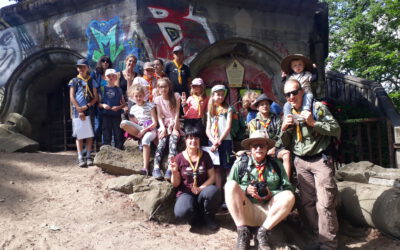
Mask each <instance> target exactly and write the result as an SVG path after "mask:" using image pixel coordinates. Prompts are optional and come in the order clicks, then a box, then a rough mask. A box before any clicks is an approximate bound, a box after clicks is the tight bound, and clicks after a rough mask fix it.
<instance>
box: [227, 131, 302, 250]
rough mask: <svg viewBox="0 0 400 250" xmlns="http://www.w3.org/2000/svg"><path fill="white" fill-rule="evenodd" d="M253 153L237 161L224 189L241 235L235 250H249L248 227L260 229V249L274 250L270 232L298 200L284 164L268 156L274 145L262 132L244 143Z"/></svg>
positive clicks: (243, 145) (258, 236) (251, 136)
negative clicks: (270, 240) (270, 242)
mask: <svg viewBox="0 0 400 250" xmlns="http://www.w3.org/2000/svg"><path fill="white" fill-rule="evenodd" d="M241 144H242V147H243V148H245V149H249V150H250V156H247V154H245V155H243V156H242V157H241V158H240V159H238V160H236V161H235V163H234V164H233V166H232V170H231V172H230V175H229V177H228V181H227V183H226V185H225V201H226V205H227V207H228V210H229V212H230V214H231V215H232V218H233V220H234V222H235V225H236V227H237V232H238V239H237V245H236V249H241V250H245V249H249V244H250V239H251V238H253V237H252V235H251V232H250V229H249V227H259V229H258V232H257V236H256V237H257V240H258V249H263V250H265V249H271V247H270V246H269V242H268V237H269V235H270V234H271V230H272V229H273V228H274V227H275V226H276V225H278V224H279V223H280V222H281V221H282V220H284V219H285V218H286V217H287V216H288V215H289V213H290V211H291V210H292V208H293V205H294V202H295V198H294V194H293V186H292V185H291V184H290V182H289V180H288V177H287V175H286V172H285V170H284V169H283V167H282V164H281V163H280V162H279V161H278V160H275V159H273V158H271V157H269V156H268V155H267V152H268V150H270V149H271V148H272V147H274V145H275V141H273V140H271V139H269V138H268V135H267V134H266V133H265V132H262V131H255V132H254V133H252V134H251V135H250V138H248V139H245V140H243V141H242V143H241Z"/></svg>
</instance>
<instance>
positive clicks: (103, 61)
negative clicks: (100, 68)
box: [101, 60, 110, 63]
mask: <svg viewBox="0 0 400 250" xmlns="http://www.w3.org/2000/svg"><path fill="white" fill-rule="evenodd" d="M101 62H102V63H110V61H107V60H101Z"/></svg>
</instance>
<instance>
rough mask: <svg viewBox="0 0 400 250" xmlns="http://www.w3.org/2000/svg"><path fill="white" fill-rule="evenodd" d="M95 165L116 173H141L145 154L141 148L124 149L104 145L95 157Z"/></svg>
mask: <svg viewBox="0 0 400 250" xmlns="http://www.w3.org/2000/svg"><path fill="white" fill-rule="evenodd" d="M94 165H96V166H98V167H100V168H102V169H103V170H104V171H105V172H107V173H110V174H115V175H132V174H140V169H141V168H142V167H143V155H142V152H141V151H139V150H133V151H124V150H120V149H117V148H115V147H112V146H108V145H104V146H102V147H101V148H100V151H99V152H98V153H97V154H96V156H95V157H94Z"/></svg>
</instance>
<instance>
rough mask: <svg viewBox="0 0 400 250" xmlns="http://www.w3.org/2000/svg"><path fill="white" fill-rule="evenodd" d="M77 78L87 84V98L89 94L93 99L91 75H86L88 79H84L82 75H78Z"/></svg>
mask: <svg viewBox="0 0 400 250" xmlns="http://www.w3.org/2000/svg"><path fill="white" fill-rule="evenodd" d="M76 77H77V78H79V79H81V80H83V81H85V82H86V86H85V96H87V95H88V94H89V95H90V96H91V97H93V93H92V91H91V90H90V88H89V80H90V75H86V78H83V77H82V76H81V75H79V74H78V75H77V76H76Z"/></svg>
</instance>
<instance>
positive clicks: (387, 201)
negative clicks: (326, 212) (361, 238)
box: [337, 181, 400, 239]
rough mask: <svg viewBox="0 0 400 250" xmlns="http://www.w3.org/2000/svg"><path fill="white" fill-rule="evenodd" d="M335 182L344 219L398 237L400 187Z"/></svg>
mask: <svg viewBox="0 0 400 250" xmlns="http://www.w3.org/2000/svg"><path fill="white" fill-rule="evenodd" d="M337 184H338V188H339V192H340V198H341V211H342V214H343V216H345V218H346V219H348V220H349V221H350V222H352V223H354V224H355V225H358V226H371V227H375V228H378V229H379V230H381V231H383V232H385V233H387V234H390V235H392V236H394V237H396V238H398V239H400V189H398V188H393V187H384V186H378V185H372V184H364V183H357V182H349V181H343V182H338V183H337Z"/></svg>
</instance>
